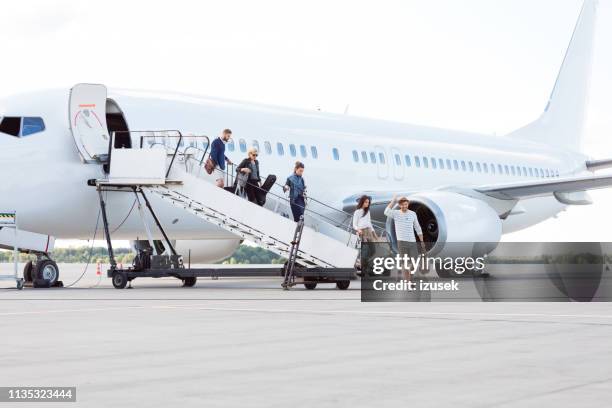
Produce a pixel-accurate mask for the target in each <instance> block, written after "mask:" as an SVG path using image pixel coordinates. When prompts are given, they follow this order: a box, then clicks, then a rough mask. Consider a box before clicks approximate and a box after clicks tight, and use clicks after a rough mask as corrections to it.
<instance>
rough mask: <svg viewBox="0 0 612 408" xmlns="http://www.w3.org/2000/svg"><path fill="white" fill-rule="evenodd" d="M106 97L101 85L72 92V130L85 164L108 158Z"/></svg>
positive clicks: (76, 87)
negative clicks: (104, 157)
mask: <svg viewBox="0 0 612 408" xmlns="http://www.w3.org/2000/svg"><path fill="white" fill-rule="evenodd" d="M106 93H107V92H106V87H105V86H104V85H98V84H77V85H75V86H74V87H73V88H72V89H71V90H70V101H69V112H70V113H69V114H70V130H71V131H72V136H73V137H74V141H75V143H76V145H77V148H78V149H79V152H80V153H81V156H82V157H83V160H84V161H85V162H92V161H96V162H99V161H100V160H101V159H102V158H103V156H106V155H108V145H109V140H110V137H109V135H108V128H107V125H106Z"/></svg>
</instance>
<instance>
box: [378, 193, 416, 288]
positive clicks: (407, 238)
mask: <svg viewBox="0 0 612 408" xmlns="http://www.w3.org/2000/svg"><path fill="white" fill-rule="evenodd" d="M396 199H397V196H393V199H391V202H390V203H389V205H388V206H387V208H385V215H386V216H387V217H389V218H392V219H393V221H394V223H395V235H396V238H397V252H398V253H399V255H400V256H401V257H403V256H404V255H408V256H409V257H411V258H416V257H418V256H419V250H418V247H417V242H416V236H418V238H419V241H421V249H422V251H423V252H425V242H424V241H423V231H422V230H421V225H420V224H419V219H418V218H417V215H416V213H415V212H414V211H411V210H409V209H408V207H409V206H410V201H409V200H408V199H407V198H406V197H401V198H400V199H399V201H397V203H398V204H399V210H394V209H393V206H394V205H395V202H396ZM415 231H416V236H415ZM406 279H410V273H409V272H408V274H407V276H406Z"/></svg>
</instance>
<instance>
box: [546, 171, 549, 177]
mask: <svg viewBox="0 0 612 408" xmlns="http://www.w3.org/2000/svg"><path fill="white" fill-rule="evenodd" d="M546 177H550V172H549V171H548V169H546Z"/></svg>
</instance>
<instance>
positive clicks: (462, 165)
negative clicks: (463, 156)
mask: <svg viewBox="0 0 612 408" xmlns="http://www.w3.org/2000/svg"><path fill="white" fill-rule="evenodd" d="M461 170H463V171H467V166H466V165H465V160H461Z"/></svg>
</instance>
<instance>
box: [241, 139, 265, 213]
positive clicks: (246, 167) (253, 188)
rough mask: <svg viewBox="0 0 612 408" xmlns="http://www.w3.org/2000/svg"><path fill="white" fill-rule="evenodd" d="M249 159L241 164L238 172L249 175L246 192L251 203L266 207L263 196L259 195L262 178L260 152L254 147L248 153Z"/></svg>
mask: <svg viewBox="0 0 612 408" xmlns="http://www.w3.org/2000/svg"><path fill="white" fill-rule="evenodd" d="M247 154H248V157H247V158H246V159H244V160H243V161H241V162H240V164H239V165H238V167H237V168H236V171H238V172H240V173H243V174H246V175H248V178H247V182H246V185H245V188H244V189H245V192H246V195H247V198H248V199H249V201H251V202H253V203H255V204H257V205H264V203H265V199H264V200H262V195H261V194H259V190H260V182H261V176H260V173H259V161H258V160H257V156H258V154H259V153H258V152H257V149H256V148H254V147H251V148H249V150H248V151H247Z"/></svg>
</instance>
